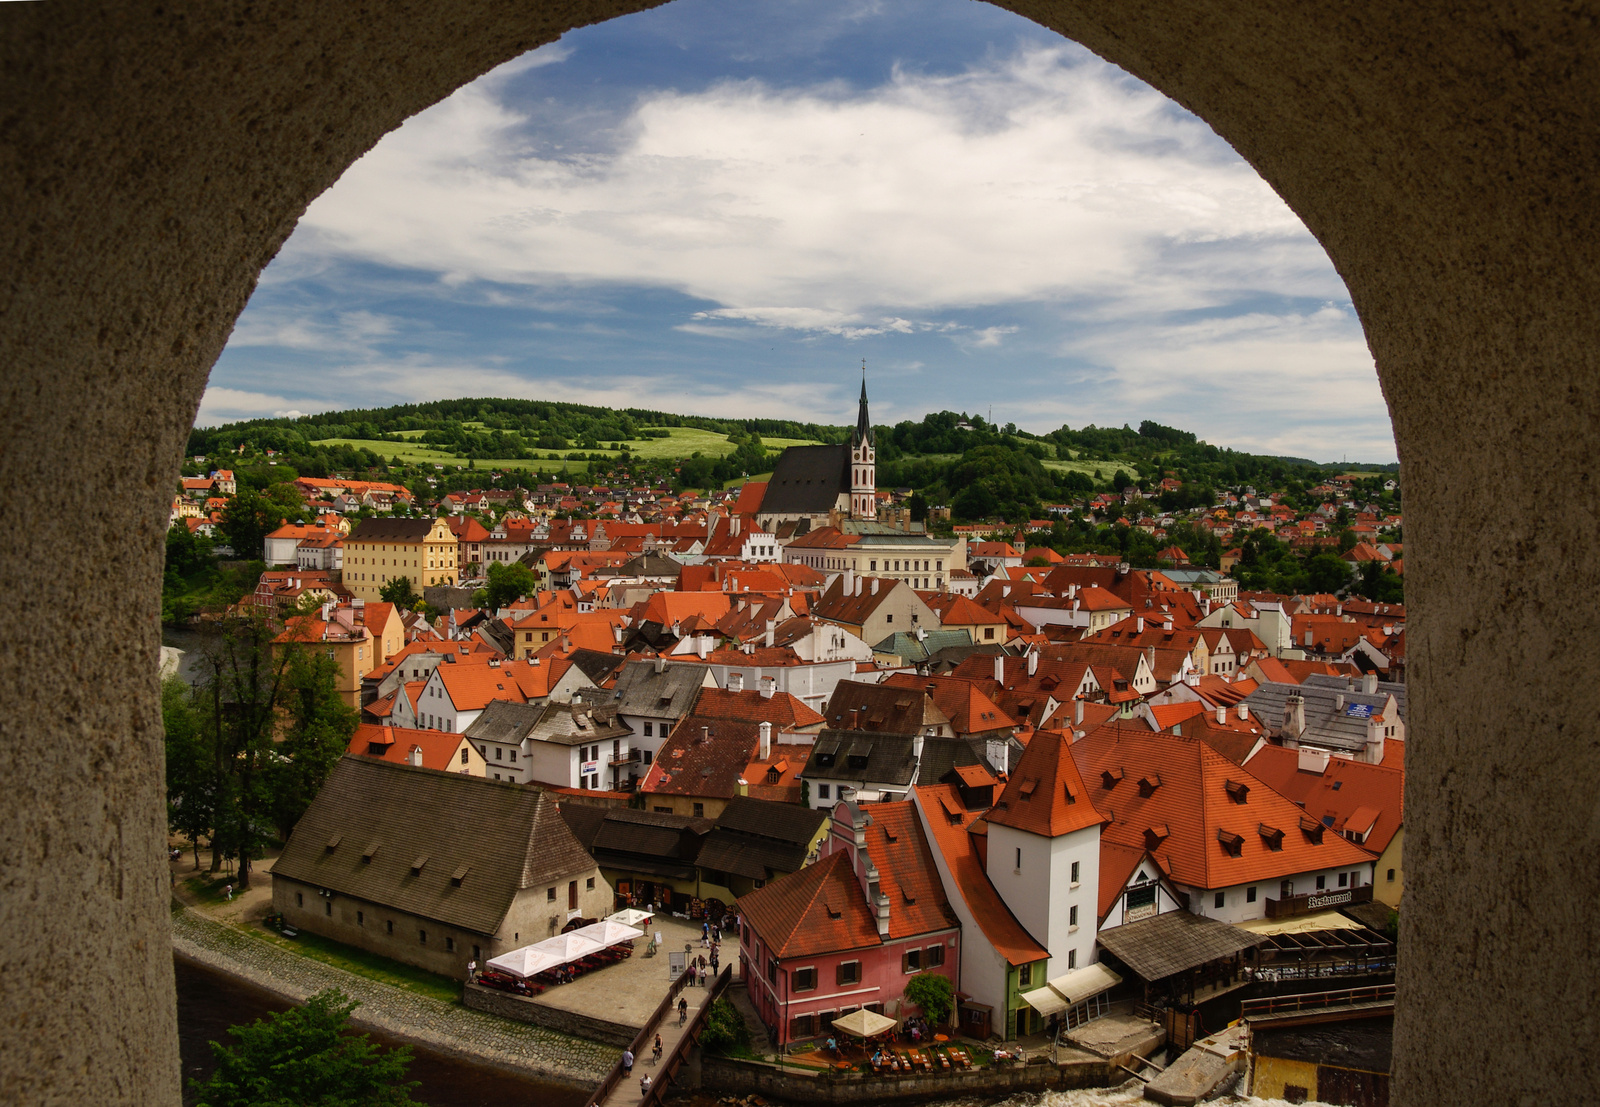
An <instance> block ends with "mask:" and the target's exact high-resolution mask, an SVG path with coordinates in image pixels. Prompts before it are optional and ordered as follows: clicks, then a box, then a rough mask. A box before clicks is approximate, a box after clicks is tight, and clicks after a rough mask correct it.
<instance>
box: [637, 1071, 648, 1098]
mask: <svg viewBox="0 0 1600 1107" xmlns="http://www.w3.org/2000/svg"><path fill="white" fill-rule="evenodd" d="M649 1094H650V1074H649V1073H645V1074H644V1075H643V1076H641V1077H639V1098H640V1099H643V1098H644V1097H646V1096H648V1095H649Z"/></svg>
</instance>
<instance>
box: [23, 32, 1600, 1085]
mask: <svg viewBox="0 0 1600 1107" xmlns="http://www.w3.org/2000/svg"><path fill="white" fill-rule="evenodd" d="M650 6H653V4H651V3H648V2H641V0H545V2H539V0H428V2H425V0H392V2H389V3H385V4H383V5H380V6H373V7H367V6H360V5H353V4H352V5H337V4H313V3H310V2H308V0H281V2H279V3H275V4H256V5H251V4H245V3H241V2H236V0H235V2H222V0H219V2H218V3H215V4H212V5H209V6H206V7H203V8H201V7H184V6H179V5H173V4H164V5H159V6H158V5H156V4H150V5H135V4H132V3H129V2H127V0H102V2H100V3H92V2H85V3H82V4H76V5H55V4H8V5H5V6H4V10H0V28H3V34H0V43H3V46H0V49H3V50H4V62H5V64H4V65H3V66H0V88H3V95H0V210H3V211H4V212H5V215H6V218H5V220H4V221H3V223H0V261H3V264H0V367H3V368H0V402H3V410H4V411H5V413H6V415H7V417H8V419H9V422H10V426H9V428H8V431H7V434H6V435H5V437H4V439H0V520H3V522H4V524H5V526H4V534H5V547H4V554H3V557H0V566H3V575H0V580H3V581H4V582H5V583H6V584H7V585H8V588H7V592H8V594H9V598H10V599H11V603H10V604H8V605H7V606H6V607H5V608H4V609H3V613H0V627H3V635H0V640H3V641H4V642H5V647H4V649H3V650H0V678H3V679H0V737H3V739H4V745H3V747H0V748H3V749H4V750H5V751H6V753H7V755H8V758H9V760H8V770H9V771H8V774H7V784H8V786H7V787H6V788H5V789H4V790H3V792H0V843H3V844H4V848H3V849H0V888H3V889H4V892H3V899H0V920H3V924H4V925H3V926H0V935H3V936H4V940H3V941H0V998H3V1000H4V1003H5V1009H6V1010H8V1011H10V1012H13V1013H14V1014H13V1016H12V1018H11V1020H10V1025H11V1028H12V1033H11V1035H10V1037H9V1040H8V1042H7V1047H8V1048H7V1049H6V1050H4V1051H3V1052H0V1086H3V1087H5V1088H7V1089H8V1090H9V1091H10V1092H11V1094H12V1097H13V1099H14V1101H17V1102H24V1103H33V1102H39V1103H42V1102H60V1101H67V1100H69V1099H73V1098H79V1099H86V1100H87V1101H92V1102H101V1103H109V1102H125V1103H175V1102H177V1099H178V1095H177V1081H178V1068H177V1054H176V1039H175V1029H174V1027H175V1016H174V1011H173V1003H172V995H171V987H172V976H171V963H170V958H169V956H168V941H169V927H168V922H167V919H166V914H165V899H166V887H165V883H166V877H165V874H164V873H163V872H162V870H161V866H160V864H159V858H160V848H161V842H162V840H163V836H164V827H163V825H162V823H163V820H162V815H161V787H160V774H159V766H160V760H161V754H160V742H161V738H160V719H159V711H158V707H157V697H156V683H155V677H154V673H155V670H156V666H155V652H156V646H157V641H158V640H157V635H156V633H155V628H154V624H153V621H152V620H151V619H150V613H151V612H152V611H153V610H154V608H155V596H156V595H157V590H158V589H159V578H160V571H161V562H160V558H161V545H162V536H163V534H164V530H165V528H164V525H163V524H164V522H165V514H164V512H165V504H166V498H167V495H168V490H169V486H170V481H171V476H172V474H173V473H174V472H175V470H176V466H177V462H178V458H179V454H180V451H181V450H182V447H183V442H184V438H185V435H186V432H187V429H188V426H189V424H190V422H191V421H192V418H193V415H194V413H195V410H196V408H197V405H198V402H199V399H200V396H201V393H202V391H203V390H204V386H205V381H206V377H207V374H208V372H209V370H210V367H211V365H212V363H213V362H214V361H215V359H216V357H217V355H218V353H219V352H220V350H221V348H222V346H223V344H224V342H225V341H226V339H227V336H228V333H229V331H230V330H231V328H232V325H233V321H234V320H235V318H236V317H237V315H238V313H239V312H240V311H241V310H242V308H243V307H244V304H245V301H246V300H247V298H248V296H249V294H250V292H251V290H252V289H253V287H254V283H255V280H256V277H257V275H258V274H259V272H260V271H261V269H262V268H263V267H264V266H265V265H266V263H267V262H268V261H269V260H270V259H271V258H272V256H273V255H274V254H275V253H276V251H277V249H278V248H279V246H280V245H281V244H282V242H283V241H284V239H285V238H286V237H287V236H288V234H289V232H290V230H291V229H292V228H293V226H294V223H295V221H296V220H297V219H298V217H299V215H300V213H301V212H302V211H303V210H304V208H305V206H306V204H307V203H308V202H309V201H310V200H311V199H312V198H313V197H315V196H316V195H317V194H319V193H320V192H321V191H323V190H324V189H325V188H326V187H328V186H329V185H330V184H331V183H332V182H333V181H334V180H335V179H336V178H337V177H338V175H339V174H340V173H341V172H342V171H343V169H344V168H345V167H346V166H347V165H349V164H350V163H351V162H352V161H353V160H354V159H355V158H356V157H358V156H359V155H360V154H362V153H363V152H365V151H366V150H367V149H368V148H370V147H371V146H372V144H373V143H375V142H376V141H377V140H378V138H379V137H381V136H382V135H383V134H384V133H385V132H387V131H388V130H390V129H392V128H393V127H395V126H397V125H398V124H399V123H400V122H401V121H402V120H403V119H404V118H406V117H407V116H409V115H411V114H413V113H415V112H417V111H419V110H421V109H423V108H425V107H427V106H428V105H430V104H432V103H434V102H436V101H438V100H440V99H442V98H443V97H444V96H446V95H448V94H449V93H450V92H451V91H453V90H454V89H455V88H457V87H459V86H460V85H462V84H464V83H466V82H468V81H470V80H471V79H473V78H475V77H476V76H478V75H479V74H481V73H483V72H485V71H487V70H488V69H490V68H492V67H493V66H494V65H496V64H498V63H500V62H502V61H505V60H508V59H510V58H512V57H514V56H516V55H517V54H519V53H521V52H523V51H525V50H527V49H530V48H532V47H534V46H537V45H540V44H542V43H545V42H549V41H552V40H554V39H555V38H556V37H558V36H559V35H560V34H561V33H562V32H564V31H565V30H567V29H569V28H571V27H574V26H579V25H583V24H587V23H590V22H595V21H599V20H601V19H606V18H612V17H614V16H617V15H622V14H626V13H628V12H631V11H637V10H641V9H643V8H645V7H650ZM1001 6H1002V7H1007V8H1009V9H1011V10H1013V11H1015V12H1017V13H1019V14H1021V15H1023V16H1025V17H1027V18H1030V19H1033V20H1035V21H1037V22H1039V23H1041V24H1043V25H1045V26H1048V27H1051V28H1053V29H1055V30H1057V31H1059V32H1060V33H1062V34H1063V35H1065V36H1067V37H1069V38H1072V39H1075V40H1077V41H1078V42H1081V43H1083V44H1085V45H1086V46H1088V47H1089V48H1090V49H1091V50H1093V51H1095V52H1096V53H1098V54H1100V55H1101V56H1102V57H1105V58H1106V59H1108V60H1110V61H1112V62H1114V63H1116V64H1118V65H1120V66H1122V67H1123V68H1125V69H1127V70H1129V71H1130V72H1132V73H1134V74H1135V75H1137V76H1139V77H1140V78H1142V79H1144V80H1146V81H1148V82H1149V83H1150V84H1152V85H1154V86H1155V87H1156V88H1159V89H1161V90H1162V91H1164V92H1166V93H1167V94H1168V95H1170V96H1172V97H1173V98H1174V99H1175V100H1177V101H1178V102H1179V103H1180V104H1182V105H1184V106H1185V107H1187V108H1189V109H1190V110H1192V111H1194V112H1195V113H1196V114H1198V115H1199V116H1201V117H1202V118H1204V119H1206V120H1207V121H1208V122H1209V123H1210V124H1211V125H1212V126H1213V127H1214V128H1215V129H1216V130H1217V131H1218V132H1219V133H1220V134H1221V135H1222V136H1223V137H1224V138H1225V139H1226V140H1227V141H1229V142H1230V143H1231V144H1232V145H1233V146H1234V147H1235V148H1236V149H1237V150H1238V151H1239V152H1240V153H1241V154H1242V155H1243V156H1244V157H1245V158H1246V159H1247V160H1248V161H1250V162H1251V164H1252V165H1254V166H1255V167H1256V168H1257V170H1258V171H1259V172H1260V173H1261V174H1262V176H1263V177H1264V178H1266V180H1267V181H1268V182H1269V183H1270V184H1271V185H1272V186H1273V187H1274V188H1275V189H1276V190H1277V191H1278V193H1279V194H1280V195H1281V196H1282V197H1283V198H1284V199H1285V200H1286V201H1287V202H1288V204H1289V206H1290V207H1291V208H1293V209H1294V210H1295V212H1296V213H1297V214H1298V215H1299V216H1300V217H1301V219H1302V220H1304V222H1305V223H1306V225H1307V226H1308V227H1309V228H1310V229H1311V231H1312V233H1313V234H1315V235H1316V237H1317V238H1318V239H1319V241H1321V243H1322V244H1323V246H1324V247H1325V248H1326V249H1327V251H1328V254H1329V256H1330V257H1331V258H1332V260H1333V262H1334V265H1335V267H1336V268H1337V269H1338V271H1339V273H1340V274H1341V276H1342V277H1343V278H1344V280H1345V283H1346V285H1347V287H1348V288H1349V290H1350V293H1351V296H1352V298H1353V300H1354V302H1355V304H1356V307H1357V310H1358V312H1359V314H1360V316H1361V319H1362V323H1363V326H1364V327H1365V331H1366V335H1367V340H1368V343H1369V346H1370V348H1371V350H1372V353H1373V355H1374V358H1375V360H1376V363H1377V367H1378V374H1379V377H1380V380H1381V382H1382V385H1383V389H1384V393H1385V396H1386V398H1387V400H1388V403H1389V406H1390V411H1391V414H1392V416H1393V419H1394V426H1395V434H1396V439H1397V441H1398V444H1399V447H1400V453H1401V456H1402V459H1403V462H1404V472H1405V490H1406V493H1407V499H1408V504H1407V513H1408V532H1409V533H1408V534H1407V536H1406V537H1407V540H1408V542H1409V544H1410V549H1408V550H1407V561H1408V563H1409V565H1408V583H1409V588H1408V591H1409V592H1410V596H1409V597H1408V598H1409V599H1410V602H1411V606H1412V608H1413V618H1412V627H1413V635H1412V639H1413V641H1412V645H1411V650H1412V653H1413V655H1414V656H1413V659H1412V662H1411V665H1410V670H1411V672H1412V673H1413V678H1412V679H1413V682H1414V683H1415V685H1416V687H1415V689H1414V690H1413V695H1412V710H1413V711H1414V712H1415V715H1414V720H1415V724H1416V725H1415V727H1414V730H1415V732H1416V734H1417V735H1418V739H1417V741H1416V742H1414V743H1413V745H1414V746H1415V748H1414V749H1412V750H1411V751H1410V761H1411V764H1410V779H1409V784H1408V789H1407V792H1408V795H1407V806H1408V808H1409V812H1408V819H1409V821H1410V827H1409V833H1408V836H1407V837H1408V842H1407V848H1408V855H1407V858H1406V864H1407V870H1408V875H1409V877H1410V883H1411V890H1410V893H1409V895H1408V897H1407V903H1406V908H1407V909H1406V913H1405V917H1404V920H1403V923H1402V948H1403V951H1404V952H1403V965H1402V972H1401V977H1400V982H1399V984H1400V994H1399V1000H1400V1002H1399V1019H1398V1023H1397V1035H1396V1051H1395V1074H1396V1082H1395V1088H1396V1101H1397V1102H1405V1103H1419V1104H1420V1103H1435V1102H1454V1103H1499V1102H1505V1101H1512V1100H1520V1099H1522V1098H1523V1096H1524V1094H1525V1092H1526V1088H1527V1077H1526V1076H1525V1075H1524V1074H1527V1073H1535V1074H1538V1075H1539V1076H1540V1077H1543V1078H1544V1079H1546V1080H1553V1079H1554V1078H1555V1076H1556V1074H1560V1076H1561V1079H1562V1084H1561V1086H1560V1087H1561V1090H1560V1092H1554V1091H1553V1089H1551V1095H1550V1098H1552V1099H1555V1098H1571V1099H1573V1100H1585V1099H1589V1098H1592V1097H1593V1096H1594V1095H1595V1094H1596V1092H1597V1091H1600V1073H1597V1066H1600V1061H1597V1059H1596V1057H1595V1055H1594V1052H1593V1050H1592V1048H1591V1046H1592V1041H1591V1039H1592V1024H1591V1023H1588V1022H1585V1021H1584V1018H1583V1017H1582V1016H1583V1015H1584V1014H1587V1015H1588V1017H1589V1018H1590V1019H1592V1018H1593V997H1594V994H1595V988H1596V979H1597V971H1596V961H1597V956H1600V954H1597V950H1600V942H1597V941H1596V938H1597V937H1600V934H1597V930H1600V927H1597V924H1596V922H1595V921H1594V919H1595V913H1594V909H1593V904H1594V903H1595V902H1596V901H1597V899H1600V896H1597V893H1600V866H1596V865H1595V864H1594V862H1593V860H1592V858H1593V856H1594V847H1595V846H1596V845H1597V844H1600V817H1596V815H1595V814H1594V811H1595V806H1594V805H1595V796H1596V794H1597V785H1600V757H1597V756H1596V755H1597V753H1600V750H1597V749H1596V746H1597V739H1596V737H1595V726H1596V724H1595V719H1596V717H1597V715H1600V712H1597V710H1596V708H1597V706H1600V704H1597V699H1600V693H1597V692H1596V682H1595V680H1594V669H1595V664H1594V662H1593V660H1592V659H1591V657H1590V656H1589V654H1588V651H1587V650H1586V649H1584V643H1585V642H1586V641H1587V640H1588V635H1586V634H1585V633H1584V632H1585V631H1586V630H1588V626H1587V624H1588V620H1587V618H1586V617H1585V616H1586V611H1585V606H1586V605H1585V603H1584V602H1583V601H1584V600H1585V599H1586V598H1587V595H1588V593H1589V591H1590V590H1591V589H1592V587H1593V585H1594V582H1595V581H1596V580H1600V553H1597V551H1600V543H1597V542H1596V538H1597V534H1596V529H1597V526H1596V519H1597V517H1600V510H1597V507H1600V505H1597V504H1596V498H1597V488H1600V480H1597V479H1596V477H1597V474H1596V462H1595V457H1594V446H1595V443H1596V439H1597V437H1600V371H1597V370H1600V353H1597V351H1600V318H1597V313H1596V311H1595V309H1594V305H1595V304H1596V303H1597V302H1600V296H1597V295H1596V293H1597V292H1600V289H1597V288H1596V285H1597V283H1600V266H1597V265H1596V261H1597V258H1596V254H1597V249H1596V244H1597V240H1600V236H1597V234H1596V230H1597V227H1596V220H1597V219H1600V203H1596V196H1595V185H1594V183H1593V182H1594V181H1595V180H1597V179H1600V172H1597V171H1600V165H1597V164H1596V162H1597V154H1596V151H1597V149H1600V143H1597V142H1596V138H1597V135H1596V130H1597V118H1596V116H1597V112H1600V50H1596V49H1595V45H1596V20H1597V16H1596V14H1595V12H1594V10H1593V9H1592V8H1591V7H1588V6H1583V5H1569V6H1560V5H1557V4H1554V3H1548V2H1547V3H1538V2H1534V3H1529V4H1525V5H1513V4H1512V3H1511V2H1510V0H1483V2H1481V3H1478V4H1476V5H1472V6H1470V7H1461V6H1457V7H1456V8H1454V9H1446V8H1445V7H1444V6H1443V5H1426V4H1395V3H1393V2H1392V0H1381V2H1380V0H1350V2H1348V3H1345V4H1325V5H1320V6H1312V5H1305V4H1291V3H1289V2H1287V0H1236V2H1235V3H1232V4H1229V5H1222V4H1219V3H1217V2H1216V0H1013V2H1010V3H1003V4H1001ZM1552 478H1553V479H1552ZM63 493H67V494H66V495H63ZM63 504H67V505H71V506H68V507H64V506H62V505H63ZM1586 847H1587V848H1586ZM86 953H87V954H89V956H87V957H86V956H85V954H86ZM1468 1004H1470V1005H1471V1008H1470V1009H1471V1011H1472V1014H1471V1015H1466V1013H1465V1011H1464V1010H1463V1007H1465V1006H1466V1005H1468ZM1464 1016H1465V1017H1464ZM1469 1059H1470V1060H1469ZM1469 1066H1470V1067H1469Z"/></svg>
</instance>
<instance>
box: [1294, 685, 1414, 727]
mask: <svg viewBox="0 0 1600 1107" xmlns="http://www.w3.org/2000/svg"><path fill="white" fill-rule="evenodd" d="M1306 685H1310V686H1312V687H1313V688H1332V689H1334V690H1335V691H1339V692H1354V691H1356V690H1358V689H1360V687H1361V681H1360V680H1359V679H1357V678H1355V677H1341V676H1334V675H1333V674H1332V673H1315V674H1313V675H1311V676H1308V677H1306V679H1305V680H1304V681H1302V682H1301V687H1305V686H1306ZM1378 695H1380V696H1383V695H1390V696H1393V697H1394V702H1395V706H1396V707H1398V708H1399V709H1400V718H1401V720H1402V721H1404V719H1405V717H1406V686H1405V685H1404V684H1400V683H1398V682H1396V681H1392V680H1380V681H1378Z"/></svg>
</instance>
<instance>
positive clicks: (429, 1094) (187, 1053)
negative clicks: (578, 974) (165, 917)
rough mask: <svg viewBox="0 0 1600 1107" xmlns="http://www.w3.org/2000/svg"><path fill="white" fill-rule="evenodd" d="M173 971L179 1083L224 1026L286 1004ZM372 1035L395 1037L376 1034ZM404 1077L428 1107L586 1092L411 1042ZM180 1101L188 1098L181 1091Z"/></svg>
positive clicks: (560, 1103) (551, 1104) (200, 1068)
mask: <svg viewBox="0 0 1600 1107" xmlns="http://www.w3.org/2000/svg"><path fill="white" fill-rule="evenodd" d="M173 965H174V968H175V969H176V970H177V974H178V1045H179V1052H180V1054H181V1055H182V1059H183V1077H184V1087H185V1089H187V1087H188V1082H189V1079H190V1078H191V1077H193V1078H196V1079H199V1080H204V1079H205V1078H206V1077H207V1076H209V1075H210V1074H211V1072H212V1070H213V1069H215V1068H216V1063H215V1061H214V1060H213V1059H212V1056H211V1048H210V1046H209V1045H208V1043H209V1042H221V1043H223V1044H224V1045H226V1044H228V1043H229V1042H230V1041H231V1040H232V1039H230V1038H229V1037H228V1027H230V1026H235V1025H238V1024H240V1023H248V1022H253V1021H255V1020H256V1019H258V1018H261V1017H262V1016H264V1015H266V1014H267V1012H269V1011H285V1010H287V1009H288V1008H289V1007H290V1006H291V1004H289V1003H286V1002H284V1001H283V1000H281V999H279V998H278V997H277V996H274V995H273V994H272V993H270V992H266V991H263V990H262V989H260V988H257V987H254V986H253V985H250V984H247V983H245V982H244V981H242V980H239V979H237V978H235V977H231V976H225V975H223V974H221V973H218V972H213V971H212V970H210V969H208V968H205V967H204V966H201V965H196V964H194V963H192V962H188V961H183V960H175V961H174V963H173ZM371 1037H372V1040H373V1041H375V1042H380V1043H382V1044H384V1045H389V1046H392V1045H397V1044H399V1043H397V1042H395V1041H393V1040H391V1039H389V1038H385V1037H384V1036H383V1035H381V1034H373V1035H371ZM411 1052H412V1056H413V1060H412V1062H411V1068H410V1078H411V1079H412V1080H416V1081H419V1082H420V1083H421V1085H422V1086H421V1087H419V1088H417V1089H415V1090H414V1091H413V1093H412V1096H413V1098H414V1099H416V1100H417V1101H418V1102H419V1103H426V1104H428V1105H429V1107H515V1105H517V1104H529V1105H535V1104H536V1105H537V1107H581V1105H582V1104H583V1103H584V1101H585V1100H587V1099H588V1094H587V1093H585V1092H581V1091H575V1090H574V1089H572V1088H570V1087H568V1086H566V1085H564V1084H552V1083H549V1082H547V1081H543V1080H538V1079H535V1078H532V1077H521V1076H515V1075H512V1074H510V1073H507V1072H503V1071H501V1070H499V1069H493V1068H487V1067H484V1066H479V1065H473V1064H469V1063H467V1062H464V1061H461V1060H458V1059H456V1058H454V1057H446V1056H444V1055H442V1054H438V1053H433V1052H430V1051H428V1050H424V1049H418V1048H417V1047H416V1046H412V1050H411ZM184 1102H185V1103H193V1102H194V1098H193V1096H190V1095H188V1094H185V1096H184Z"/></svg>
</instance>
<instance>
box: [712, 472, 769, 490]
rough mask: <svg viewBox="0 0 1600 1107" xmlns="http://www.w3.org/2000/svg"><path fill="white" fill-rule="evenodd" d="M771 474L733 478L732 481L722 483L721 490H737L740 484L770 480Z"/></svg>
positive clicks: (752, 474)
mask: <svg viewBox="0 0 1600 1107" xmlns="http://www.w3.org/2000/svg"><path fill="white" fill-rule="evenodd" d="M771 479H772V474H771V473H751V474H750V475H749V476H748V477H734V478H733V479H732V480H725V481H723V482H722V487H723V488H738V487H739V486H740V485H741V484H746V483H751V482H757V481H764V480H771Z"/></svg>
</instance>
